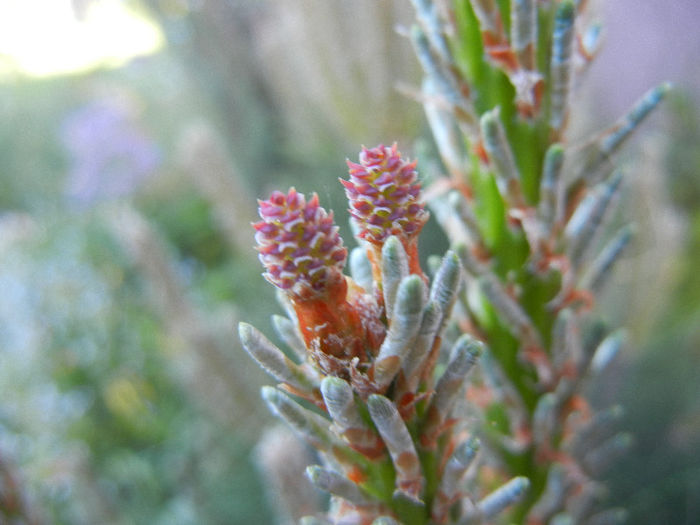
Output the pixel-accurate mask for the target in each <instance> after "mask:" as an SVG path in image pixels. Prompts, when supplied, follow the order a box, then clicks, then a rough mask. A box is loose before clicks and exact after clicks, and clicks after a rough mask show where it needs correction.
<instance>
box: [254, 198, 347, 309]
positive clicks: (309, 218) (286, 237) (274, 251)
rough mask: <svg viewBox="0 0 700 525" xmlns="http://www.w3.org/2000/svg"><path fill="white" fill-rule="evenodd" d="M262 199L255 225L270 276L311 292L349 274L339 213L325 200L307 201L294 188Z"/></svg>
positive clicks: (283, 286)
mask: <svg viewBox="0 0 700 525" xmlns="http://www.w3.org/2000/svg"><path fill="white" fill-rule="evenodd" d="M258 204H259V206H260V208H259V213H260V217H261V218H262V221H260V222H257V223H255V224H253V227H254V228H255V230H256V234H255V240H256V241H257V243H258V251H259V252H260V255H259V257H260V261H261V262H262V264H263V266H264V267H265V270H266V271H265V273H264V274H263V275H264V276H265V278H266V279H267V280H268V281H270V282H271V283H272V284H274V285H275V286H277V287H279V288H281V289H283V290H285V291H288V292H290V293H291V294H292V295H295V296H298V297H309V296H315V295H321V294H323V293H324V292H326V291H327V289H328V288H329V286H332V285H333V284H335V283H337V282H338V281H339V280H341V279H343V277H342V273H341V270H342V268H343V266H344V265H345V260H346V259H347V249H346V248H345V247H343V240H342V239H341V238H340V235H339V234H338V227H337V226H336V225H335V224H334V223H333V213H332V212H331V213H327V212H326V210H324V209H323V208H322V207H321V206H320V205H319V203H318V195H316V194H315V193H314V194H313V196H312V197H311V199H310V200H309V201H308V202H306V199H305V198H304V195H303V194H301V193H298V192H297V191H296V190H295V189H294V188H291V189H290V190H289V192H288V193H287V194H286V195H285V194H284V193H282V192H279V191H275V192H273V193H272V195H271V196H270V198H269V199H268V200H266V201H258Z"/></svg>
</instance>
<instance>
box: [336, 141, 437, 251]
mask: <svg viewBox="0 0 700 525" xmlns="http://www.w3.org/2000/svg"><path fill="white" fill-rule="evenodd" d="M359 160H360V162H359V164H358V163H355V162H351V161H349V160H348V161H347V165H348V171H349V174H350V179H349V180H342V179H341V182H342V183H343V186H344V187H345V193H346V195H347V198H348V200H349V201H350V214H351V215H352V217H353V220H354V221H355V223H356V224H357V226H358V227H359V230H360V237H362V238H363V239H365V240H367V241H369V242H370V243H373V244H375V245H381V244H383V243H384V241H385V240H386V239H387V238H388V237H389V236H391V235H396V236H397V237H399V238H401V239H403V240H404V241H408V240H409V238H412V237H414V236H416V235H418V233H419V232H420V231H421V229H422V228H423V225H424V224H425V222H426V221H427V220H428V212H427V211H425V209H424V205H423V204H422V203H421V202H420V201H419V198H420V183H419V182H418V181H417V179H418V175H417V173H416V169H415V168H416V162H415V161H414V162H408V161H407V160H404V159H402V158H401V153H400V152H399V151H398V146H397V145H396V143H394V144H393V145H392V146H391V147H390V148H389V147H386V146H384V145H381V144H380V145H379V146H377V147H376V148H372V149H367V148H365V147H364V146H363V148H362V152H361V153H360V159H359Z"/></svg>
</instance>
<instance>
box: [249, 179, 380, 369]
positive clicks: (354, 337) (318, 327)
mask: <svg viewBox="0 0 700 525" xmlns="http://www.w3.org/2000/svg"><path fill="white" fill-rule="evenodd" d="M259 205H260V209H259V212H260V217H261V218H262V221H260V222H257V223H255V224H253V227H254V228H255V230H256V234H255V240H256V241H257V243H258V251H259V252H260V261H261V262H262V264H263V266H264V267H265V273H264V274H263V275H264V276H265V278H266V279H267V280H268V281H270V282H271V283H272V284H274V285H275V286H277V287H278V288H280V289H281V290H283V291H284V292H285V293H286V294H287V296H288V297H289V299H290V302H291V304H292V306H293V307H294V311H295V313H296V318H297V319H298V322H299V330H300V332H301V335H302V336H303V338H304V344H305V346H306V348H307V350H309V349H313V352H312V355H311V357H312V359H314V360H316V361H318V363H317V364H318V365H319V366H320V367H321V368H325V369H328V366H326V365H323V364H322V363H323V362H324V359H323V354H328V355H331V356H333V357H335V358H340V359H342V360H344V361H346V360H350V359H352V358H353V357H355V356H357V355H360V354H363V353H364V351H365V350H366V349H368V348H369V349H370V351H372V350H374V349H376V348H377V347H378V346H379V344H381V341H382V339H383V335H384V334H383V327H381V326H379V327H378V326H377V323H376V322H372V320H371V319H367V317H368V316H371V314H372V312H373V310H372V304H369V303H367V300H366V298H365V296H364V294H363V293H359V292H358V291H357V290H356V289H357V288H358V287H357V285H355V284H354V283H352V281H351V280H346V278H345V276H344V275H343V273H342V269H343V266H344V264H345V260H346V259H347V254H348V252H347V249H346V248H345V247H343V241H342V239H341V238H340V235H339V234H338V227H337V226H336V225H335V224H334V223H333V214H332V213H327V212H326V210H324V209H323V208H321V206H320V205H319V203H318V196H317V195H316V194H314V195H313V196H312V197H311V199H309V201H308V202H307V201H306V199H305V198H304V195H302V194H301V193H298V192H297V191H296V190H295V189H294V188H291V189H290V190H289V192H287V194H286V195H285V194H284V193H282V192H279V191H275V192H273V193H272V195H271V196H270V198H269V199H268V200H265V201H259ZM349 283H350V284H351V286H350V287H349V286H348V284H349ZM370 299H371V298H370ZM327 371H328V370H327Z"/></svg>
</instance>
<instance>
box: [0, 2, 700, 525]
mask: <svg viewBox="0 0 700 525" xmlns="http://www.w3.org/2000/svg"><path fill="white" fill-rule="evenodd" d="M592 4H593V6H592V7H593V11H594V13H595V14H596V16H597V17H599V18H600V19H601V20H602V22H603V23H604V28H605V44H604V45H605V47H604V50H603V51H602V53H601V55H600V56H599V58H598V59H597V62H596V63H595V65H594V66H593V67H592V69H591V70H590V72H589V73H588V74H587V76H586V78H583V79H581V83H580V86H578V88H577V91H576V94H575V97H576V99H575V100H576V113H575V115H574V117H575V120H574V129H575V132H574V133H573V134H572V136H571V140H573V141H576V140H580V141H583V140H585V138H586V137H587V136H588V134H589V133H590V132H591V131H592V130H595V129H597V128H600V127H601V126H604V125H609V124H611V123H612V122H614V120H615V119H616V118H617V117H618V116H619V115H621V114H622V113H623V112H624V111H625V110H626V109H627V108H628V107H629V106H630V105H631V104H632V103H633V102H634V100H635V99H636V98H637V97H639V96H640V95H641V94H642V93H644V92H645V91H646V90H647V89H648V88H649V87H652V86H653V85H656V84H658V83H660V82H661V81H664V80H671V81H673V82H674V83H675V85H676V91H675V94H674V96H673V97H672V98H671V100H670V101H669V102H668V103H667V104H665V105H664V106H663V108H662V110H661V111H660V113H659V114H657V115H656V117H655V118H654V119H652V120H651V121H650V122H648V123H645V125H644V129H643V132H642V133H641V134H640V135H639V136H638V137H637V139H636V142H634V143H632V144H631V145H629V146H628V147H627V149H626V152H625V154H624V155H623V158H622V159H621V160H622V162H623V164H624V166H625V170H626V171H627V172H628V177H627V180H628V182H627V186H628V187H627V197H626V198H625V202H624V203H623V211H622V212H621V213H623V214H627V215H629V216H632V217H634V219H635V222H636V223H637V236H636V241H635V244H634V247H633V249H632V250H631V251H630V252H628V255H627V257H626V258H625V259H624V261H623V262H622V264H621V265H620V267H619V268H618V271H617V274H616V277H615V279H613V280H612V281H611V284H610V285H609V287H608V289H607V290H606V292H605V294H604V298H603V300H602V301H601V303H600V305H599V306H598V308H599V311H600V313H601V315H604V316H606V317H608V318H610V319H612V320H614V321H615V322H618V323H619V324H623V325H625V326H627V327H628V328H629V331H630V337H629V341H630V343H629V345H628V346H627V348H626V349H625V351H624V352H623V354H622V355H621V356H620V357H619V358H618V362H617V364H616V366H614V367H613V370H612V371H611V372H610V373H609V374H608V376H607V377H606V378H604V382H601V384H599V385H594V387H593V391H594V397H595V399H596V400H597V401H598V402H600V403H606V404H608V403H610V402H611V401H612V400H619V401H620V402H621V403H622V404H623V405H624V407H625V409H626V417H625V419H624V421H623V425H624V426H625V427H626V428H627V429H629V430H630V431H632V432H633V433H634V434H635V439H636V444H635V446H634V448H633V451H632V453H630V454H629V455H628V456H626V457H625V458H623V459H622V460H621V461H620V462H619V463H618V464H616V465H615V467H614V468H613V469H611V471H610V473H609V475H608V478H609V479H608V481H609V484H608V487H609V497H610V498H611V501H613V502H614V505H615V506H626V507H627V508H628V509H629V510H630V512H631V516H630V521H629V522H630V523H635V524H644V523H649V524H652V523H653V524H658V523H674V524H688V525H690V524H695V523H699V522H700V498H699V497H698V494H700V381H698V377H700V329H699V328H698V327H700V307H699V305H700V273H699V272H697V267H698V265H700V210H699V208H698V203H699V202H700V147H698V144H700V112H698V102H699V99H700V97H699V95H700V92H699V89H700V60H698V56H699V52H700V33H698V32H697V31H696V21H697V19H698V17H700V4H698V3H697V2H695V1H694V0H677V1H674V2H658V1H655V0H608V1H603V0H601V1H598V2H592ZM411 18H412V13H411V9H410V5H409V2H408V0H356V1H354V2H340V1H329V0H73V1H71V0H2V1H0V121H1V123H2V125H0V523H35V524H43V523H58V524H86V525H87V524H97V523H100V524H101V523H105V524H125V525H126V524H168V525H170V524H183V525H184V524H264V523H281V522H285V520H286V519H287V518H288V516H289V515H295V514H297V513H298V512H302V511H303V510H304V509H300V508H296V507H294V505H295V503H294V502H295V501H296V502H300V501H306V502H308V505H313V504H314V503H315V498H316V497H317V496H316V495H315V494H314V493H313V492H310V491H309V489H308V487H306V486H305V485H304V483H305V480H304V479H302V478H300V477H299V473H298V472H296V471H292V472H291V473H289V472H288V473H286V475H288V476H291V479H292V481H293V483H292V484H290V485H288V489H287V490H286V491H281V492H280V491H279V490H278V489H279V488H278V487H276V486H275V483H274V482H273V481H272V480H271V478H269V477H266V476H265V471H266V469H268V470H269V469H274V468H275V466H279V465H280V463H285V462H288V461H289V459H290V458H303V456H304V455H305V454H308V453H309V452H308V451H306V450H305V449H303V448H300V445H299V444H298V443H296V442H295V441H294V440H293V439H290V438H289V436H288V435H286V434H285V432H284V431H283V430H281V429H279V428H277V427H274V422H273V421H272V418H271V417H270V416H268V414H267V411H266V410H265V409H264V407H263V406H262V403H261V402H260V399H259V395H258V390H259V386H260V385H261V384H263V383H264V382H265V381H267V379H266V378H265V377H264V375H263V374H262V373H261V372H259V371H258V369H257V367H256V366H255V365H254V364H253V363H251V362H250V360H249V359H248V357H247V356H246V355H245V354H244V352H243V351H242V349H241V348H240V346H239V343H238V341H237V336H236V332H237V330H236V324H237V322H238V321H240V320H245V321H247V322H251V323H253V324H255V325H257V326H259V327H261V328H263V329H264V330H265V331H266V332H268V333H271V332H272V330H271V325H270V322H269V315H270V314H273V313H279V311H280V309H279V307H278V306H277V304H276V302H275V299H274V293H273V290H272V289H271V287H270V286H268V285H266V283H265V282H264V280H263V279H262V277H261V276H260V269H259V268H258V265H257V261H256V257H255V253H254V251H253V249H252V244H253V235H252V230H251V228H250V226H249V223H250V222H251V221H252V220H255V209H256V200H255V199H256V198H260V197H266V196H267V195H268V193H269V192H270V191H271V190H272V189H276V188H280V189H286V188H288V187H289V186H290V185H294V186H296V187H297V189H298V190H300V191H303V192H312V191H316V192H318V194H319V196H320V198H321V200H322V202H323V204H324V206H326V207H327V208H332V209H334V210H335V211H336V217H337V218H338V222H339V223H340V224H341V227H342V228H343V233H344V234H345V238H346V239H350V238H351V237H350V235H349V230H348V228H347V227H346V226H345V223H346V215H345V212H344V208H345V204H344V198H343V196H342V191H341V187H340V185H339V184H338V183H337V179H338V177H341V176H344V174H345V168H344V160H345V158H353V157H355V156H356V155H357V151H358V149H359V146H360V145H361V144H365V145H367V146H373V145H376V144H378V143H380V142H384V143H391V142H393V141H397V142H398V143H399V145H400V146H401V149H402V151H404V152H405V153H409V154H410V153H412V152H413V149H414V144H415V143H416V141H417V140H428V134H427V129H426V126H425V123H424V121H423V116H422V113H421V109H420V106H419V105H418V104H417V103H416V102H414V101H412V100H410V99H409V98H407V97H406V96H404V95H402V94H401V92H400V91H401V90H399V89H397V88H400V87H401V86H403V87H404V88H406V87H409V88H410V87H411V86H414V85H416V84H417V79H418V74H419V71H418V64H417V62H416V60H415V59H414V57H413V56H412V51H411V48H410V45H409V43H408V42H407V41H406V40H405V39H404V38H402V37H401V36H399V35H398V34H397V32H396V30H395V28H396V26H397V25H401V24H409V23H410V21H411ZM403 91H406V89H403ZM428 232H429V233H428V234H427V235H424V237H426V238H427V241H426V243H425V246H423V253H424V254H427V253H431V252H433V253H438V252H439V251H440V250H443V249H444V248H445V241H444V239H443V238H442V237H441V234H440V232H439V231H438V229H437V228H436V227H435V226H434V225H429V226H428ZM350 244H352V243H350ZM282 474H285V473H282ZM290 486H293V488H294V490H296V491H298V492H299V494H297V495H296V496H297V497H296V498H290V497H288V496H289V494H288V492H289V487H290ZM275 490H277V492H275ZM297 507H298V505H297ZM306 510H308V509H306ZM12 520H15V521H12Z"/></svg>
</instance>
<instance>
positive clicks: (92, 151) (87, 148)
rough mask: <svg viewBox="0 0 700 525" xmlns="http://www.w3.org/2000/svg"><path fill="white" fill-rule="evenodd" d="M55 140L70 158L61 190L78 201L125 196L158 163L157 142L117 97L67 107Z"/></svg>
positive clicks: (159, 158)
mask: <svg viewBox="0 0 700 525" xmlns="http://www.w3.org/2000/svg"><path fill="white" fill-rule="evenodd" d="M61 139H62V142H63V144H64V146H65V147H66V149H67V150H68V152H69V154H70V157H71V159H70V161H71V166H70V168H69V172H68V179H67V181H66V188H65V189H66V194H67V196H68V197H69V198H70V199H71V200H73V201H75V202H78V203H80V204H92V203H95V202H97V201H100V200H105V199H110V198H114V197H120V196H123V195H128V194H129V193H131V192H132V191H134V190H135V189H136V188H137V187H138V185H139V184H140V183H141V182H142V181H143V180H144V179H146V178H147V177H148V176H150V175H151V174H153V173H154V172H155V170H156V168H157V167H158V166H159V164H160V162H161V153H160V150H159V148H158V146H157V145H156V144H155V143H154V142H153V140H152V139H151V138H149V137H148V136H147V135H146V134H145V133H144V132H143V131H142V130H141V129H139V127H138V125H137V123H136V122H135V119H134V118H133V116H132V113H131V112H130V111H129V107H128V106H127V105H125V104H123V103H120V102H119V101H110V100H97V101H94V102H91V103H89V104H86V105H85V106H83V107H81V108H79V109H77V110H75V111H73V112H71V113H70V114H68V115H67V116H66V118H65V119H64V121H63V123H62V126H61Z"/></svg>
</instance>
